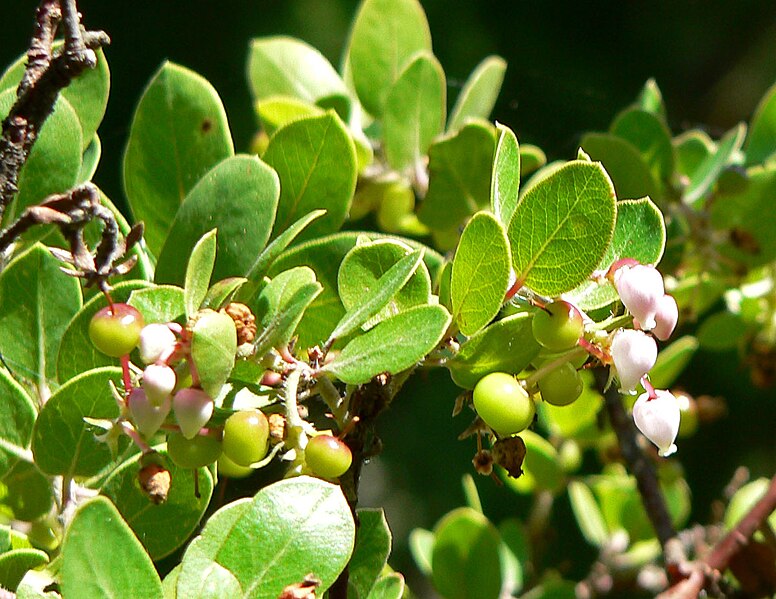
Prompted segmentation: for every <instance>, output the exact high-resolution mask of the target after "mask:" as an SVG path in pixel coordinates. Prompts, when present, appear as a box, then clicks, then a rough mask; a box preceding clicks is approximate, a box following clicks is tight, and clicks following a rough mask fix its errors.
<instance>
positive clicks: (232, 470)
mask: <svg viewBox="0 0 776 599" xmlns="http://www.w3.org/2000/svg"><path fill="white" fill-rule="evenodd" d="M217 464H218V474H219V475H220V476H226V477H228V478H246V477H248V476H250V475H251V474H252V473H253V468H248V467H247V466H240V465H239V464H235V463H234V462H233V461H232V460H230V459H229V458H228V457H227V456H226V454H225V453H222V454H221V455H220V456H219V458H218V462H217Z"/></svg>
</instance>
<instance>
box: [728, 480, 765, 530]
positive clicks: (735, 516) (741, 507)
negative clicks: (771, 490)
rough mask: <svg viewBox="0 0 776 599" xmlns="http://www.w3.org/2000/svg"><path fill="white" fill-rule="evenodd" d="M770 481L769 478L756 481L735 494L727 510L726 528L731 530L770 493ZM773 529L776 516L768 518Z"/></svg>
mask: <svg viewBox="0 0 776 599" xmlns="http://www.w3.org/2000/svg"><path fill="white" fill-rule="evenodd" d="M769 485H770V481H769V480H768V479H767V478H764V477H763V478H758V479H755V480H753V481H751V482H749V483H747V484H745V485H744V486H743V487H741V488H740V489H739V490H738V491H736V492H735V494H734V495H733V497H732V498H731V499H730V503H729V504H728V506H727V509H726V510H725V518H724V522H725V527H726V528H727V529H728V530H730V529H731V528H733V527H735V526H736V525H737V524H738V523H739V522H740V521H741V519H742V518H743V517H744V516H746V514H748V513H749V511H750V510H751V509H752V508H753V507H754V505H755V504H756V503H757V502H758V501H760V499H762V498H763V496H765V494H766V493H767V492H768V487H769ZM768 523H769V524H770V525H771V527H773V526H776V514H773V513H772V514H771V515H770V516H769V517H768Z"/></svg>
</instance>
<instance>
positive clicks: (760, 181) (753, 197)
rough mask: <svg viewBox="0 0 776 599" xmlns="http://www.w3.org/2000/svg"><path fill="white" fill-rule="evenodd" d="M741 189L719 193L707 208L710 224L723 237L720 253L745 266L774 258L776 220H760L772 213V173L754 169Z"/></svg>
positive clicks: (775, 179) (775, 181)
mask: <svg viewBox="0 0 776 599" xmlns="http://www.w3.org/2000/svg"><path fill="white" fill-rule="evenodd" d="M748 175H749V177H748V181H747V182H746V184H745V185H744V186H743V188H741V189H734V190H729V191H728V190H724V191H723V190H720V191H719V192H718V193H717V194H716V195H715V199H714V202H713V203H712V204H711V224H712V226H713V227H714V228H715V229H718V230H720V231H723V232H725V233H727V239H726V240H725V241H724V242H723V243H722V244H721V246H720V248H719V249H720V253H722V254H723V255H725V256H727V257H729V258H733V259H734V260H736V261H738V262H741V263H743V264H745V265H747V266H749V267H750V268H751V267H755V266H760V265H765V264H767V263H769V262H771V261H772V260H774V258H776V220H775V219H772V218H763V215H765V214H770V211H771V210H772V209H773V198H774V194H776V170H772V169H761V168H759V167H755V168H754V169H752V170H751V171H750V172H749V173H748Z"/></svg>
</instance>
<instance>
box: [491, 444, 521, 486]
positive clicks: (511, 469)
mask: <svg viewBox="0 0 776 599" xmlns="http://www.w3.org/2000/svg"><path fill="white" fill-rule="evenodd" d="M491 451H492V452H493V459H494V461H495V462H496V463H497V464H498V465H499V466H501V467H502V468H503V469H504V470H506V471H507V474H509V476H511V477H512V478H520V476H522V474H523V467H522V466H523V460H525V442H524V441H523V440H522V439H521V438H520V437H506V438H504V439H499V440H498V441H496V443H495V444H494V445H493V449H492V450H491Z"/></svg>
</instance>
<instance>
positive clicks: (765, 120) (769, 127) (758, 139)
mask: <svg viewBox="0 0 776 599" xmlns="http://www.w3.org/2000/svg"><path fill="white" fill-rule="evenodd" d="M775 140H776V85H772V86H771V88H770V89H769V90H768V91H767V92H765V95H764V96H763V98H762V100H760V103H759V104H758V105H757V108H756V109H755V111H754V116H752V122H751V126H750V129H749V137H748V138H747V140H746V145H745V146H744V151H745V152H746V166H752V165H754V164H761V163H764V162H765V161H766V160H767V159H768V158H770V157H771V156H773V154H774V152H776V141H775Z"/></svg>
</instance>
